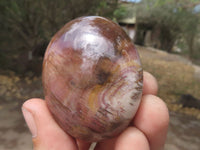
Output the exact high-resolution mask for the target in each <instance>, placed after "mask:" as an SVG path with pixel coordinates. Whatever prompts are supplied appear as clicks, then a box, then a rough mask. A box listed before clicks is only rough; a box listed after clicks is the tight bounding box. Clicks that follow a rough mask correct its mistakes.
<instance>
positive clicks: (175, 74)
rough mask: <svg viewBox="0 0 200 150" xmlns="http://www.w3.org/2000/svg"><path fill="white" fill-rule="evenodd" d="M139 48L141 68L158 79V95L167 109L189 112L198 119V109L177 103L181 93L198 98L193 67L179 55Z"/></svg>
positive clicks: (199, 114)
mask: <svg viewBox="0 0 200 150" xmlns="http://www.w3.org/2000/svg"><path fill="white" fill-rule="evenodd" d="M137 49H138V50H139V53H140V56H141V61H142V64H143V69H144V70H146V71H148V72H150V73H152V74H153V75H154V76H155V77H156V78H157V80H158V85H159V91H158V96H159V97H161V98H162V99H163V100H164V101H165V102H166V103H167V105H168V108H169V110H171V111H178V112H181V113H185V114H189V115H192V116H195V117H197V118H199V119H200V110H198V109H194V108H183V107H182V105H181V104H180V103H178V101H179V99H180V96H181V95H182V94H191V95H193V96H194V97H196V98H198V99H200V81H199V80H198V79H195V78H194V71H195V70H194V67H193V66H192V65H191V64H190V63H189V62H187V60H185V59H182V58H181V57H180V56H176V55H171V54H168V53H165V52H160V51H152V50H151V49H148V48H144V47H137Z"/></svg>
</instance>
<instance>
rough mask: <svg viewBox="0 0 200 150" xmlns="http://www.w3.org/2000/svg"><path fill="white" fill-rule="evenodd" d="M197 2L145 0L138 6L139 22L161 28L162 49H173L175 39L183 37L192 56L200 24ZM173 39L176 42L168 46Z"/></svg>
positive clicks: (188, 0)
mask: <svg viewBox="0 0 200 150" xmlns="http://www.w3.org/2000/svg"><path fill="white" fill-rule="evenodd" d="M197 4H200V2H199V1H198V0H176V1H174V0H143V1H142V3H140V4H139V5H138V6H137V22H138V23H142V24H150V25H153V26H156V28H159V30H160V37H159V38H160V39H161V47H159V48H161V49H165V50H168V51H171V49H172V47H173V45H174V43H175V41H176V40H178V39H179V38H183V39H184V40H185V43H186V47H188V52H189V53H190V55H191V56H192V55H193V52H194V47H193V46H194V42H195V38H196V37H197V35H198V34H199V25H200V21H199V20H200V15H199V14H197V13H195V12H194V7H195V6H196V5H197ZM171 39H173V41H174V42H172V43H171V44H172V45H171V46H170V47H168V48H167V45H170V42H167V41H170V40H171Z"/></svg>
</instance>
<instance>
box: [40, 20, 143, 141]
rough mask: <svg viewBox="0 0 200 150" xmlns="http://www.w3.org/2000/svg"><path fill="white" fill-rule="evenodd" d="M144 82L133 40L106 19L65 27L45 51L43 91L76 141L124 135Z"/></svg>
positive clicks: (60, 122) (58, 120) (48, 102)
mask: <svg viewBox="0 0 200 150" xmlns="http://www.w3.org/2000/svg"><path fill="white" fill-rule="evenodd" d="M142 80H143V78H142V68H141V63H140V58H139V55H138V53H137V51H136V49H135V47H134V45H133V44H132V42H131V40H130V39H129V37H128V36H127V35H126V33H125V32H124V31H123V30H122V29H121V28H120V27H119V26H118V25H117V24H115V23H113V22H112V21H110V20H107V19H105V18H102V17H97V16H91V17H82V18H78V19H75V20H72V21H71V22H69V23H67V24H66V25H65V26H64V27H63V28H62V29H61V30H59V31H58V32H57V33H56V35H55V36H54V37H53V38H52V40H51V42H50V43H49V46H48V48H47V51H46V53H45V58H44V62H43V87H44V93H45V99H46V101H47V104H48V107H49V110H50V111H51V113H52V115H53V117H54V118H55V120H56V121H57V123H58V124H59V125H60V127H61V128H62V129H63V130H64V131H65V132H67V133H69V134H70V135H72V136H73V137H75V138H78V139H82V140H86V141H99V140H103V139H106V138H111V137H113V136H116V135H117V134H119V133H121V132H122V131H123V130H124V129H125V128H126V127H127V126H128V124H129V123H130V121H131V120H132V118H133V117H134V115H135V113H136V111H137V108H138V106H139V103H140V99H141V95H142V83H143V81H142Z"/></svg>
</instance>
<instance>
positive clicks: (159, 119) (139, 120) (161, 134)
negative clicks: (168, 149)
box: [133, 95, 169, 150]
mask: <svg viewBox="0 0 200 150" xmlns="http://www.w3.org/2000/svg"><path fill="white" fill-rule="evenodd" d="M133 124H134V126H135V127H136V128H138V129H139V130H140V131H142V132H143V133H144V134H145V135H146V137H147V139H148V141H149V145H150V149H151V150H160V149H162V148H163V147H164V143H165V140H166V135H167V128H168V124H169V113H168V109H167V107H166V105H165V103H164V102H163V101H162V100H161V99H160V98H158V97H156V96H153V95H145V96H143V97H142V101H141V104H140V107H139V109H138V111H137V113H136V116H135V118H134V121H133Z"/></svg>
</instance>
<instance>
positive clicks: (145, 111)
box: [22, 72, 169, 150]
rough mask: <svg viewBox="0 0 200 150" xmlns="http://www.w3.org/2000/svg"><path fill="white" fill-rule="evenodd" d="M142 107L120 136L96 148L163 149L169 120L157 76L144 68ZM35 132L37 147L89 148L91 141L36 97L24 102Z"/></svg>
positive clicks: (47, 149)
mask: <svg viewBox="0 0 200 150" xmlns="http://www.w3.org/2000/svg"><path fill="white" fill-rule="evenodd" d="M143 84H144V86H143V96H142V100H141V104H140V107H139V109H138V111H137V113H136V115H135V117H134V119H133V120H132V122H131V124H130V125H129V127H128V128H126V129H125V130H124V131H123V132H122V133H121V134H120V135H119V136H117V137H114V138H112V139H108V140H104V141H102V142H99V143H97V145H96V147H95V150H129V149H130V150H131V149H135V150H160V149H162V148H163V147H164V143H165V140H166V135H167V128H168V123H169V114H168V109H167V107H166V105H165V103H164V102H163V101H162V100H161V99H160V98H158V97H157V96H155V95H156V94H157V90H158V87H157V82H156V79H155V78H154V77H153V76H152V75H151V74H149V73H147V72H144V80H143ZM22 111H23V115H24V118H25V120H26V123H27V125H28V127H29V129H30V131H31V133H32V137H33V138H32V139H33V145H34V150H65V149H66V150H78V149H79V150H87V149H88V148H89V147H90V144H91V143H87V142H83V141H80V140H76V139H74V138H73V137H71V136H70V135H68V134H66V133H65V132H64V131H63V130H62V129H61V128H60V127H59V126H58V125H57V123H56V122H55V121H54V119H53V118H52V115H51V113H50V112H49V110H48V108H47V105H46V102H45V101H44V100H41V99H38V98H34V99H30V100H28V101H26V102H25V103H24V104H23V106H22Z"/></svg>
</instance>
